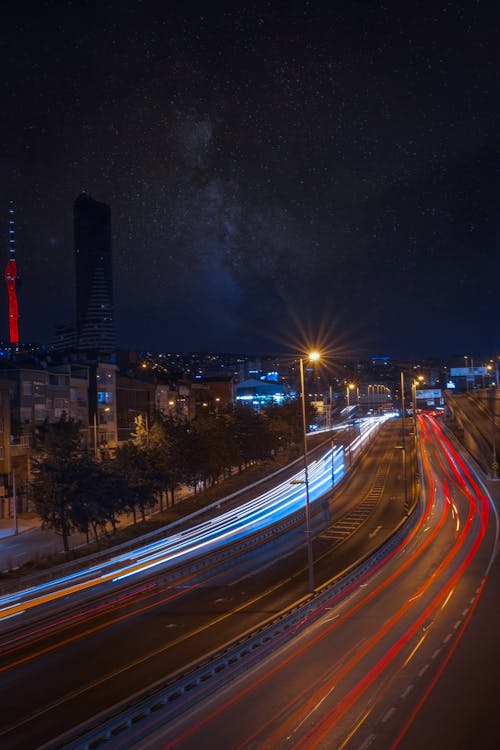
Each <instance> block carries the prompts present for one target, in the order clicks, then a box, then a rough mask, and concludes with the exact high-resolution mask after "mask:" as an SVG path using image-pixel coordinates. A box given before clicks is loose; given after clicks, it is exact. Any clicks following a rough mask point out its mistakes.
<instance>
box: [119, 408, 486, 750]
mask: <svg viewBox="0 0 500 750" xmlns="http://www.w3.org/2000/svg"><path fill="white" fill-rule="evenodd" d="M419 430H420V435H421V445H422V472H423V488H424V491H423V493H422V503H421V507H420V509H419V518H418V523H417V524H416V525H415V526H414V528H413V529H412V530H411V532H409V533H408V535H407V537H406V538H405V539H404V540H403V542H402V543H401V544H400V545H399V547H398V548H397V549H396V550H394V551H392V552H390V553H388V554H387V559H386V560H385V562H384V564H383V565H377V566H376V567H375V568H374V570H373V572H372V573H371V574H367V575H366V576H365V577H364V578H363V579H362V580H360V581H359V582H357V583H356V584H353V586H352V587H351V589H350V590H349V591H348V593H347V595H345V596H343V597H341V598H339V597H332V600H331V601H330V602H327V603H326V604H325V606H324V611H323V612H322V614H321V617H320V618H319V619H313V620H312V621H311V622H310V624H308V626H307V627H304V628H302V629H298V630H297V632H295V633H294V637H293V638H290V639H287V640H286V641H284V642H283V643H282V644H281V646H280V647H276V645H275V646H274V647H273V648H272V649H270V650H269V653H268V654H267V655H266V658H263V655H262V653H259V656H258V657H257V655H256V656H255V658H253V659H251V660H249V661H248V663H246V664H245V666H244V668H241V669H239V670H238V669H235V674H234V679H233V680H232V681H227V682H226V684H225V686H222V687H221V688H220V689H219V690H218V691H217V692H212V691H210V692H209V690H208V689H207V695H206V696H205V697H204V699H203V700H201V693H200V696H199V697H200V702H199V703H197V704H194V703H193V705H192V706H191V707H190V710H189V712H188V713H186V714H183V715H181V716H180V717H178V718H177V719H175V720H173V721H172V722H170V723H168V724H164V723H163V722H162V718H161V715H159V716H158V718H157V719H153V718H150V719H149V720H148V721H147V722H146V721H145V722H144V724H143V725H140V724H138V725H137V727H135V728H134V729H131V730H129V732H128V734H127V735H126V736H125V735H124V737H123V739H122V741H121V742H120V741H117V742H116V743H113V748H119V747H122V748H124V747H127V748H134V747H137V748H141V750H156V748H162V749H163V750H173V749H174V748H179V750H191V748H193V749H194V748H199V747H204V748H220V747H224V748H231V750H244V749H246V748H248V750H250V748H259V750H260V749H262V750H264V749H265V748H269V749H270V750H271V749H273V750H274V749H276V750H279V749H280V748H292V749H293V750H299V749H300V750H306V749H308V750H312V749H313V748H314V749H315V750H321V749H324V750H332V748H335V750H344V748H345V749H346V750H347V749H351V748H352V749H356V750H367V749H368V748H380V750H389V749H391V750H392V749H395V748H397V747H401V748H405V750H415V748H417V747H418V748H420V747H422V745H420V744H418V740H415V737H417V738H418V737H419V736H421V735H420V734H419V733H418V731H417V729H418V725H419V722H427V725H426V727H425V729H426V731H425V732H422V734H425V736H426V738H427V744H425V745H424V746H425V747H426V748H434V747H435V748H437V747H439V748H441V750H451V748H454V749H456V748H458V747H462V745H460V744H457V737H456V736H455V735H454V733H453V728H452V727H446V726H444V725H440V719H439V714H437V713H436V712H435V711H433V710H432V700H433V694H434V693H433V690H434V688H435V686H436V684H437V683H438V681H439V679H440V677H441V675H442V674H443V672H445V670H446V667H447V666H448V663H449V662H450V661H451V662H452V663H453V659H454V658H456V656H455V653H456V651H457V650H458V649H459V647H460V642H461V639H462V637H463V635H464V633H465V632H466V630H467V628H468V626H469V623H470V621H471V618H473V616H474V611H475V608H476V607H477V605H478V602H479V600H480V595H481V593H482V591H483V588H484V585H485V582H486V580H487V577H488V574H489V571H490V568H491V565H492V562H493V560H494V558H495V555H496V553H497V550H498V517H497V515H496V512H495V511H494V508H493V506H492V503H491V502H490V499H489V498H488V497H487V495H486V493H485V489H484V487H483V486H482V484H481V483H480V482H479V480H478V479H477V477H476V476H475V475H474V473H473V470H472V469H471V467H470V466H469V465H468V463H467V462H466V461H465V460H464V459H463V458H462V456H461V454H460V453H459V452H457V450H456V449H455V447H454V446H453V444H452V443H451V442H450V441H449V439H448V438H447V436H446V435H445V434H444V432H443V430H442V427H441V425H440V424H439V423H438V422H437V421H436V420H435V419H434V418H432V417H420V418H419ZM458 673H459V670H458ZM478 689H479V686H478ZM200 691H203V688H200ZM424 706H425V707H426V709H427V710H426V711H425V712H424V711H423V710H422V709H423V707H424ZM422 717H423V718H422ZM421 729H422V728H421ZM412 733H413V734H412ZM429 738H430V739H429ZM458 742H460V740H458ZM415 743H416V744H415ZM495 746H497V745H495ZM468 747H470V745H468ZM482 747H494V745H482Z"/></svg>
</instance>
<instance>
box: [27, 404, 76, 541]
mask: <svg viewBox="0 0 500 750" xmlns="http://www.w3.org/2000/svg"><path fill="white" fill-rule="evenodd" d="M80 441H81V435H80V423H79V422H76V421H75V420H74V419H68V418H67V416H66V414H63V415H62V416H61V418H60V419H59V421H58V422H49V421H48V420H45V422H44V423H43V425H42V426H41V427H40V428H39V430H38V447H39V450H40V455H39V456H38V457H37V458H35V460H34V462H33V468H34V475H35V477H34V480H33V483H32V488H33V494H34V498H35V508H36V511H37V513H38V515H39V516H40V518H41V520H42V526H43V527H44V528H50V529H53V530H54V531H56V532H57V533H58V534H60V535H61V536H62V540H63V547H64V550H65V551H66V552H67V551H69V544H68V538H69V536H70V534H71V531H72V530H73V529H74V528H75V523H74V519H73V517H72V506H73V503H74V502H75V500H76V496H77V491H78V478H79V477H78V473H77V472H75V467H74V463H73V462H74V460H75V458H76V456H77V455H78V451H79V449H80Z"/></svg>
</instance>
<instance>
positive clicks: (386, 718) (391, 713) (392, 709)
mask: <svg viewBox="0 0 500 750" xmlns="http://www.w3.org/2000/svg"><path fill="white" fill-rule="evenodd" d="M395 713H396V709H395V708H394V706H391V708H390V709H389V710H388V711H387V713H386V714H385V716H384V718H383V719H382V724H385V723H386V722H387V721H389V719H390V718H391V716H392V715H393V714H395Z"/></svg>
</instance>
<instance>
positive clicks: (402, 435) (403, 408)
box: [401, 370, 408, 511]
mask: <svg viewBox="0 0 500 750" xmlns="http://www.w3.org/2000/svg"><path fill="white" fill-rule="evenodd" d="M405 409H406V407H405V376H404V372H403V371H402V370H401V417H402V424H401V428H402V429H401V444H402V451H401V452H402V454H403V486H404V497H405V511H407V510H408V481H407V478H406V435H405V433H406V429H405Z"/></svg>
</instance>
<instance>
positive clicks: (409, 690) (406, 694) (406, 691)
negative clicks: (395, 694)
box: [401, 685, 413, 699]
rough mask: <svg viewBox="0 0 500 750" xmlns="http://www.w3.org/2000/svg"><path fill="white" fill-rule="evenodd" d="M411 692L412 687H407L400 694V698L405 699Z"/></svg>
mask: <svg viewBox="0 0 500 750" xmlns="http://www.w3.org/2000/svg"><path fill="white" fill-rule="evenodd" d="M412 690H413V685H408V687H407V688H406V690H405V691H404V692H402V693H401V698H403V699H404V698H406V697H407V696H408V695H409V694H410V693H411V691H412Z"/></svg>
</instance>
